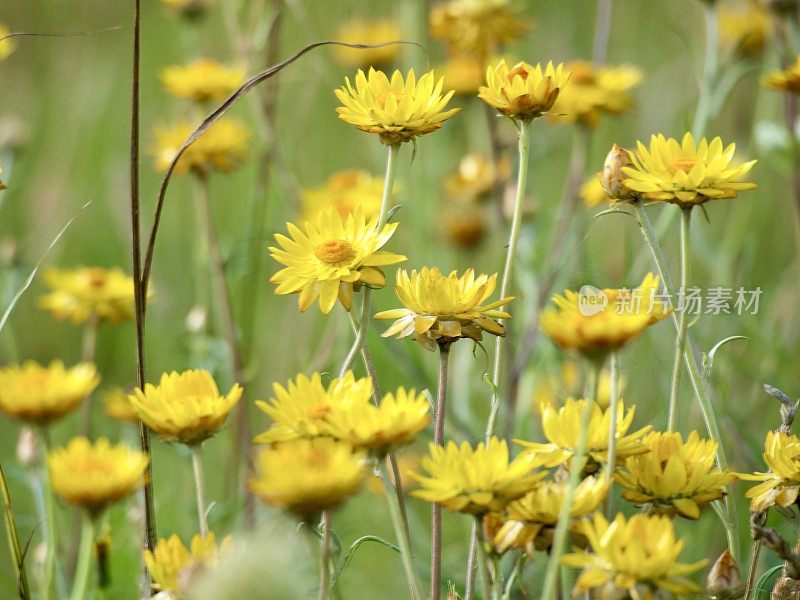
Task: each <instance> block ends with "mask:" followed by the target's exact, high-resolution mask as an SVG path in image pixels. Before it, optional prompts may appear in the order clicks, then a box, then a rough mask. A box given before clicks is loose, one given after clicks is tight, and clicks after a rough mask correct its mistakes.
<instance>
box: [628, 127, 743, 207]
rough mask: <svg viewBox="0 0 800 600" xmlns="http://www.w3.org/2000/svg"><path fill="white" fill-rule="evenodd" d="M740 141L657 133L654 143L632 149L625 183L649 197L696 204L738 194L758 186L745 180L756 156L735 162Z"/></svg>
mask: <svg viewBox="0 0 800 600" xmlns="http://www.w3.org/2000/svg"><path fill="white" fill-rule="evenodd" d="M735 151H736V144H729V145H728V146H723V145H722V140H721V139H720V138H718V137H717V138H714V139H713V140H711V142H709V141H708V140H706V139H705V138H703V139H701V140H700V143H699V144H696V143H695V140H694V137H692V134H691V133H687V134H686V135H684V136H683V140H682V141H680V142H679V141H678V140H676V139H674V138H669V139H667V138H665V137H664V136H663V135H661V134H659V135H654V136H652V137H651V138H650V147H649V148H648V147H646V146H645V145H644V144H642V142H637V145H636V150H635V151H634V152H631V154H630V157H631V161H632V163H633V164H632V165H631V166H629V167H623V168H622V171H623V173H625V175H627V179H625V181H624V184H625V185H626V186H627V187H628V188H630V189H631V190H633V191H635V192H638V193H640V194H641V195H642V197H643V198H646V199H648V200H658V201H662V202H670V203H673V204H678V205H680V206H694V205H697V204H702V203H704V202H706V201H708V200H716V199H726V198H736V196H737V194H738V193H739V192H741V191H744V190H752V189H755V188H756V187H757V186H756V184H755V183H752V182H749V181H742V179H743V178H744V176H745V175H747V173H749V172H750V169H752V168H753V165H755V164H756V161H755V160H751V161H748V162H745V163H742V164H739V165H736V164H733V154H734V152H735Z"/></svg>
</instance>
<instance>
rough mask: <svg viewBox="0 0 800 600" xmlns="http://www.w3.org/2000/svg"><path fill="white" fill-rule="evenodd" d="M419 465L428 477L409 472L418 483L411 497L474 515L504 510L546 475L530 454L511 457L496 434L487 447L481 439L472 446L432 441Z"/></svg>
mask: <svg viewBox="0 0 800 600" xmlns="http://www.w3.org/2000/svg"><path fill="white" fill-rule="evenodd" d="M421 464H422V468H423V469H424V470H425V471H427V473H428V476H424V475H420V474H417V473H412V476H413V477H414V478H415V479H416V480H417V481H419V484H420V488H419V489H417V490H414V491H413V492H412V493H411V495H412V496H415V497H416V498H421V499H423V500H427V501H428V502H435V503H436V504H441V505H442V506H443V507H444V508H446V509H448V510H451V511H453V512H463V513H469V514H475V515H482V514H485V513H487V512H497V511H500V510H503V508H505V506H506V505H507V504H508V503H509V502H511V501H512V500H516V499H517V498H519V497H521V496H523V495H525V493H526V492H528V491H529V490H530V489H531V488H533V486H534V485H535V484H536V482H537V481H538V480H540V479H542V478H543V477H544V476H545V475H546V473H544V472H536V470H535V469H536V467H538V463H537V462H536V461H535V460H534V458H533V457H532V456H531V455H530V454H527V453H526V454H524V455H520V456H517V457H516V458H514V459H513V460H510V459H509V453H508V445H507V444H506V442H505V440H498V439H497V438H496V437H492V438H491V440H489V445H488V447H487V446H486V444H484V443H483V442H481V443H480V444H478V447H477V448H475V449H473V448H472V447H471V446H470V445H469V444H468V443H467V442H463V443H462V444H461V446H458V445H457V444H456V443H455V442H453V441H452V440H451V441H450V442H448V443H447V447H442V446H437V445H436V444H431V445H430V448H429V456H426V457H424V458H423V459H422V463H421Z"/></svg>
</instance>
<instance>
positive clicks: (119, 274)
mask: <svg viewBox="0 0 800 600" xmlns="http://www.w3.org/2000/svg"><path fill="white" fill-rule="evenodd" d="M44 281H45V283H46V284H47V286H48V287H49V288H50V289H51V290H52V291H51V292H50V293H49V294H47V295H45V296H42V297H41V298H39V307H40V308H43V309H45V310H47V311H49V312H50V313H51V314H52V315H53V316H54V317H55V318H56V319H60V320H62V319H67V320H69V321H71V322H73V323H76V324H81V323H85V322H86V321H88V320H90V319H97V320H100V321H108V322H110V323H119V322H121V321H127V320H131V319H133V318H134V317H135V316H136V311H135V299H134V293H133V278H132V277H130V276H129V275H126V274H125V273H124V272H123V271H121V270H120V269H104V268H101V267H78V268H76V269H48V270H47V271H46V272H45V274H44Z"/></svg>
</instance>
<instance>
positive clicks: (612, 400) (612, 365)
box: [606, 352, 619, 519]
mask: <svg viewBox="0 0 800 600" xmlns="http://www.w3.org/2000/svg"><path fill="white" fill-rule="evenodd" d="M609 378H610V380H611V395H610V397H609V401H608V403H609V407H608V408H609V411H610V414H609V419H608V421H609V422H608V456H607V462H606V481H608V482H609V483H611V482H612V481H613V479H614V471H615V470H616V467H617V420H618V419H619V415H618V411H619V407H618V404H619V355H618V354H617V352H612V353H611V356H610V357H609ZM612 513H613V508H612V504H611V497H610V494H609V498H608V499H607V500H606V516H608V518H609V519H610V518H611V516H612Z"/></svg>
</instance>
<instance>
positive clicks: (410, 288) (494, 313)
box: [375, 267, 513, 350]
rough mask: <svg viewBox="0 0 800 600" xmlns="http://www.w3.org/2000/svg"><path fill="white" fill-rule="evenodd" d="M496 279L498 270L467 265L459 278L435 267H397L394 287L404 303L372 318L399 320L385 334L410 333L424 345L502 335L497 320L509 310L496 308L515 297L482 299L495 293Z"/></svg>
mask: <svg viewBox="0 0 800 600" xmlns="http://www.w3.org/2000/svg"><path fill="white" fill-rule="evenodd" d="M496 281H497V274H494V275H491V276H489V275H479V276H478V277H477V278H476V277H475V271H473V270H472V269H467V270H466V271H465V272H464V274H463V275H462V276H461V277H459V276H458V274H457V272H456V271H451V272H450V274H449V275H444V274H443V273H442V272H441V271H439V269H437V268H436V267H432V268H428V267H423V268H422V269H421V270H420V271H411V273H410V274H409V273H408V272H407V271H405V270H404V269H398V270H397V277H396V281H395V286H394V289H395V292H396V293H397V297H398V298H399V299H400V302H402V303H403V306H405V308H397V309H394V310H385V311H382V312H379V313H378V314H376V315H375V318H376V319H397V320H396V321H395V322H394V323H392V325H391V327H389V329H387V330H386V331H384V332H383V337H390V336H393V335H396V336H397V337H398V338H404V337H408V336H410V335H413V336H414V339H415V340H416V341H418V342H419V343H420V344H422V345H423V346H424V347H425V348H427V349H428V350H434V349H435V348H436V344H451V343H453V342H454V341H456V340H457V339H459V338H470V339H473V340H476V341H479V340H481V339H483V332H484V331H486V332H488V333H490V334H492V335H497V336H504V335H505V333H506V332H505V328H504V327H503V326H502V325H501V324H500V323H498V322H497V321H496V320H495V319H507V318H509V317H510V316H511V315H509V313H507V312H505V311H501V310H497V309H498V308H499V307H501V306H504V305H506V304H508V303H509V302H511V301H512V300H513V298H512V297H508V298H502V299H500V300H496V301H494V302H490V303H489V304H483V303H484V302H485V301H486V300H487V299H488V298H489V296H491V295H492V293H493V292H494V288H495V284H496Z"/></svg>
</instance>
